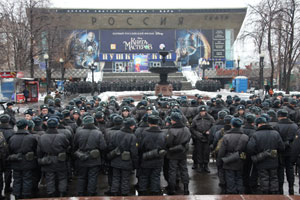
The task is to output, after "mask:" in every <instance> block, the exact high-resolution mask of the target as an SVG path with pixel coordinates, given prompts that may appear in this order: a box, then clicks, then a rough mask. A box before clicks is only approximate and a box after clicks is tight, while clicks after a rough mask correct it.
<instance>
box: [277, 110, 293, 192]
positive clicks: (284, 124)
mask: <svg viewBox="0 0 300 200" xmlns="http://www.w3.org/2000/svg"><path fill="white" fill-rule="evenodd" d="M277 115H278V123H277V125H275V127H274V129H275V130H277V131H278V132H279V134H280V136H281V138H282V141H283V143H284V145H285V150H284V152H283V153H280V155H279V169H278V181H279V193H280V194H283V183H284V168H285V169H286V176H287V181H288V183H289V194H290V195H293V194H294V182H295V177H294V167H293V165H292V162H291V156H292V155H291V144H292V143H293V141H294V139H295V136H296V132H297V130H298V126H297V125H296V124H295V123H294V122H292V121H291V120H290V119H289V118H288V111H287V110H285V109H281V110H278V112H277Z"/></svg>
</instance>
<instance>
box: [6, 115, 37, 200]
mask: <svg viewBox="0 0 300 200" xmlns="http://www.w3.org/2000/svg"><path fill="white" fill-rule="evenodd" d="M16 125H17V127H18V131H17V132H16V134H15V135H13V136H12V137H11V138H10V140H9V141H8V146H9V153H10V155H9V157H8V160H9V161H10V163H11V168H12V169H13V171H14V173H13V179H14V184H13V194H14V195H15V196H16V198H20V197H23V198H29V197H30V196H31V192H32V191H31V190H32V180H31V179H32V170H33V169H35V168H36V167H37V162H36V159H35V156H34V155H36V149H37V140H36V138H35V137H34V136H33V135H31V134H30V133H29V132H28V130H27V129H28V124H27V121H26V120H25V119H21V120H19V121H18V122H17V124H16ZM22 185H23V187H22Z"/></svg>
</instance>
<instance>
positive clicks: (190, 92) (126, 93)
mask: <svg viewBox="0 0 300 200" xmlns="http://www.w3.org/2000/svg"><path fill="white" fill-rule="evenodd" d="M173 93H174V95H175V97H177V95H176V94H180V95H181V96H185V95H191V96H194V95H195V94H200V95H202V96H207V97H209V98H213V97H216V96H217V95H218V94H221V95H222V98H223V99H224V100H225V99H226V97H227V95H231V96H234V95H238V96H239V97H240V98H241V99H249V96H250V95H252V94H250V93H236V92H230V91H228V90H225V89H222V90H221V91H219V92H206V91H199V90H182V91H173ZM140 94H150V95H154V91H124V92H103V93H101V94H100V95H99V97H100V98H101V100H102V101H107V100H108V98H109V97H110V96H136V95H140Z"/></svg>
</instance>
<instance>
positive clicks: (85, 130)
mask: <svg viewBox="0 0 300 200" xmlns="http://www.w3.org/2000/svg"><path fill="white" fill-rule="evenodd" d="M77 130H78V131H77V132H76V134H75V136H74V145H73V148H74V151H77V150H79V151H81V152H84V153H87V154H89V152H90V151H91V150H96V149H97V150H99V151H100V152H101V151H104V150H105V149H106V147H107V146H106V141H105V139H104V136H103V134H102V133H101V131H99V129H98V128H97V127H96V126H95V125H94V124H89V125H85V126H83V127H82V128H81V129H77ZM76 162H77V164H78V167H94V166H98V165H101V156H99V157H98V158H96V159H94V158H91V157H89V158H88V159H87V160H84V161H81V160H79V159H77V160H76Z"/></svg>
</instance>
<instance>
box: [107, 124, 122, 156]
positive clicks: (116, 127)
mask: <svg viewBox="0 0 300 200" xmlns="http://www.w3.org/2000/svg"><path fill="white" fill-rule="evenodd" d="M121 128H122V125H114V126H113V127H112V128H109V129H107V130H106V135H104V138H105V141H106V144H107V151H108V152H109V151H112V150H113V149H114V148H115V147H114V146H113V143H112V142H113V141H112V140H113V138H114V135H115V134H116V133H117V132H118V131H119V130H121Z"/></svg>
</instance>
